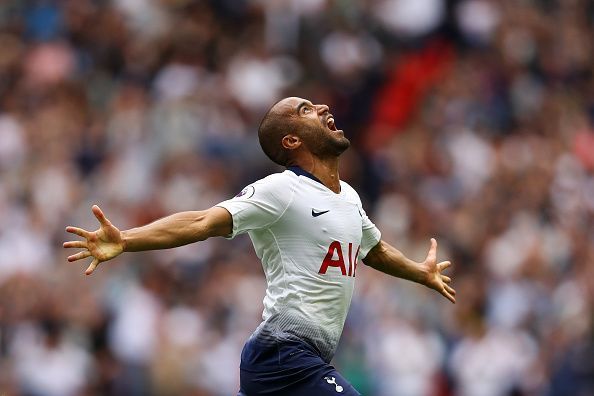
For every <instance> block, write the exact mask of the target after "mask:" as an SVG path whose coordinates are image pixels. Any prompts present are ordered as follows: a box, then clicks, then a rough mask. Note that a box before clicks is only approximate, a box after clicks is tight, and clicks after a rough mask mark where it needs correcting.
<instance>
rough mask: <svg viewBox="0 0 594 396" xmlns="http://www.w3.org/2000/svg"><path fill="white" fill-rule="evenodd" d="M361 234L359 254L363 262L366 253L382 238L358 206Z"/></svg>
mask: <svg viewBox="0 0 594 396" xmlns="http://www.w3.org/2000/svg"><path fill="white" fill-rule="evenodd" d="M360 211H361V219H362V228H363V234H362V236H361V250H360V252H359V254H360V256H359V257H360V259H361V260H363V259H364V258H365V257H366V256H367V253H369V251H370V250H371V249H373V248H374V247H375V245H377V244H378V243H379V241H380V239H381V237H382V234H381V232H380V230H379V229H378V228H377V227H376V226H375V224H373V222H372V221H371V220H370V219H369V217H367V213H365V210H363V207H362V206H360Z"/></svg>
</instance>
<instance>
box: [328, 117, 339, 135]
mask: <svg viewBox="0 0 594 396" xmlns="http://www.w3.org/2000/svg"><path fill="white" fill-rule="evenodd" d="M326 126H327V127H328V129H330V130H331V131H334V132H336V131H338V129H337V128H336V124H335V123H334V117H333V116H328V118H327V119H326Z"/></svg>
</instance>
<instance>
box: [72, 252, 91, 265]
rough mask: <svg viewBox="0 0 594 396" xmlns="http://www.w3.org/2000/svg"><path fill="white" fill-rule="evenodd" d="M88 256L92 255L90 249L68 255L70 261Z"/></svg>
mask: <svg viewBox="0 0 594 396" xmlns="http://www.w3.org/2000/svg"><path fill="white" fill-rule="evenodd" d="M87 257H91V252H89V251H88V250H85V251H82V252H78V253H76V254H73V255H71V256H68V261H70V262H73V261H76V260H80V259H84V258H87Z"/></svg>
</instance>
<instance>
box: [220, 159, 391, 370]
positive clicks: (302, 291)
mask: <svg viewBox="0 0 594 396" xmlns="http://www.w3.org/2000/svg"><path fill="white" fill-rule="evenodd" d="M217 206H220V207H223V208H225V209H227V210H228V211H229V213H231V216H232V217H233V231H232V234H231V235H230V238H233V237H235V236H236V235H238V234H241V233H245V232H247V233H248V234H249V236H250V238H251V240H252V243H253V245H254V248H255V250H256V254H257V255H258V258H260V260H261V261H262V267H263V268H264V273H265V274H266V282H267V288H266V296H265V297H264V313H263V315H262V319H263V322H262V323H261V324H260V326H258V328H257V329H256V331H255V332H254V334H253V337H257V338H258V340H259V341H261V342H275V341H277V340H283V339H295V338H297V339H299V340H303V341H306V342H308V343H309V344H310V345H312V346H313V347H315V348H316V349H317V350H318V351H319V352H320V354H321V356H322V357H323V358H324V360H326V361H328V362H329V361H330V360H331V359H332V357H333V355H334V352H335V350H336V346H337V345H338V341H339V339H340V335H341V333H342V328H343V326H344V321H345V319H346V316H347V313H348V309H349V306H350V303H351V297H352V295H353V287H354V282H355V276H356V270H357V261H358V260H360V259H363V258H364V257H365V256H366V255H367V253H368V252H369V250H371V248H373V247H374V246H375V245H376V244H377V243H378V242H379V240H380V232H379V230H378V229H377V227H376V226H375V225H374V224H373V223H372V222H371V221H370V220H369V218H368V217H367V215H366V214H365V211H364V210H363V208H362V205H361V199H360V198H359V195H358V194H357V192H356V191H355V190H354V189H353V188H352V187H351V186H349V185H348V184H347V183H345V182H343V181H341V182H340V193H339V194H336V193H334V192H333V191H331V190H330V189H328V188H327V187H326V186H324V185H323V184H322V183H321V182H320V181H319V180H318V179H317V178H316V177H315V176H313V175H311V174H310V173H308V172H305V171H304V170H302V169H301V168H298V167H290V168H289V169H287V170H286V171H284V172H282V173H276V174H272V175H270V176H268V177H265V178H264V179H261V180H258V181H257V182H255V183H253V184H250V185H249V186H247V187H246V188H244V189H243V190H242V191H241V193H239V194H238V195H237V196H236V197H235V198H232V199H230V200H227V201H224V202H221V203H220V204H218V205H217Z"/></svg>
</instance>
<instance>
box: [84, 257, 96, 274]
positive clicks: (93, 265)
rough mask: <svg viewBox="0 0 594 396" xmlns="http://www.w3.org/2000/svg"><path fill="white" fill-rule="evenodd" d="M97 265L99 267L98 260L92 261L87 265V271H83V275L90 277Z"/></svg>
mask: <svg viewBox="0 0 594 396" xmlns="http://www.w3.org/2000/svg"><path fill="white" fill-rule="evenodd" d="M98 265H99V260H98V259H93V261H92V262H91V264H90V265H89V268H87V270H86V271H85V275H91V274H92V273H93V271H95V269H96V268H97V266H98Z"/></svg>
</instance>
